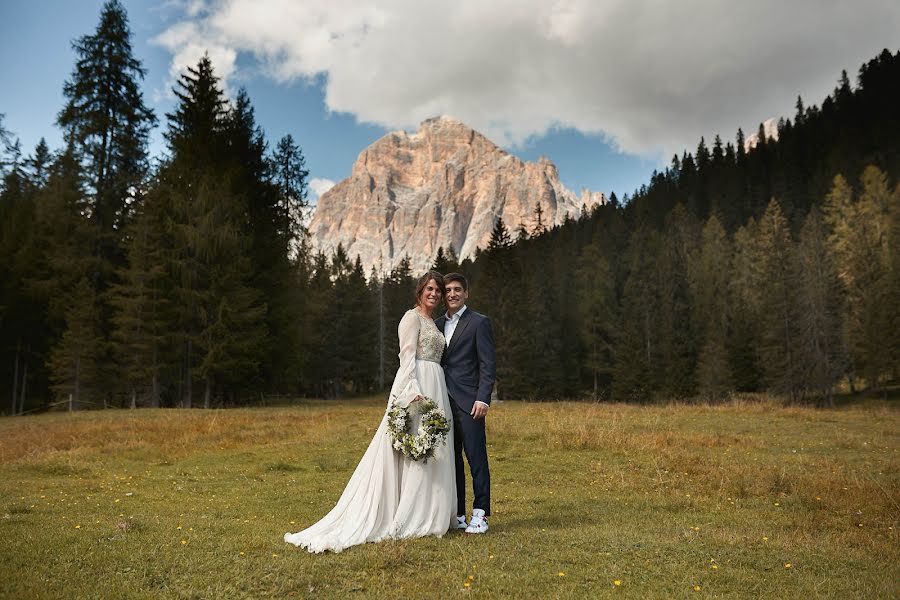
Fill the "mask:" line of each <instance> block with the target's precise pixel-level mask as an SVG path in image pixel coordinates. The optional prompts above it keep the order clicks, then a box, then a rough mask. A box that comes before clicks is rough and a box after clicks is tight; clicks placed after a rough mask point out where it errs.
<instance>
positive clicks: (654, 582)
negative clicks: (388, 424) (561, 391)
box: [0, 400, 900, 598]
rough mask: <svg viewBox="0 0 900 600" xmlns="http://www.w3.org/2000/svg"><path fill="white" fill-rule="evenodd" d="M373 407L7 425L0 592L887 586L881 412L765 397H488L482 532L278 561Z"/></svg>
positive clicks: (403, 594) (889, 446)
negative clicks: (533, 400)
mask: <svg viewBox="0 0 900 600" xmlns="http://www.w3.org/2000/svg"><path fill="white" fill-rule="evenodd" d="M382 411H383V404H382V401H381V400H368V401H346V402H330V403H326V402H308V403H303V404H300V405H297V406H295V407H279V408H261V409H240V410H237V409H235V410H228V411H202V410H138V411H104V412H85V413H78V414H48V415H40V416H31V417H17V418H8V419H4V420H2V421H0V515H2V518H0V541H2V543H0V565H2V573H3V576H2V578H0V595H2V596H3V597H8V598H68V597H103V598H145V597H146V598H262V597H273V598H285V597H300V598H302V597H316V598H355V597H359V598H364V597H379V598H380V597H397V598H438V597H440V598H454V597H472V598H476V597H477V598H532V597H534V598H593V597H619V596H621V597H630V598H648V597H650V598H703V597H724V596H729V597H752V598H758V597H764V598H806V597H809V598H814V597H833V598H846V597H850V598H890V597H896V596H897V594H898V591H900V590H898V582H900V551H898V549H900V544H898V539H897V531H896V530H897V526H898V524H897V518H898V514H900V507H898V502H900V469H898V467H900V411H898V410H897V409H896V408H894V407H893V405H892V404H889V403H885V402H880V403H878V402H867V403H862V404H856V405H854V406H849V407H843V408H840V409H835V410H827V411H826V410H814V409H803V408H782V407H780V406H779V405H777V404H776V403H774V402H772V401H763V402H759V403H749V402H744V403H737V404H731V405H727V406H718V407H709V406H675V405H673V406H654V407H640V406H624V405H589V404H575V403H559V404H555V403H554V404H519V403H511V402H508V403H503V404H500V405H497V406H495V407H494V408H493V409H492V410H491V415H490V417H489V422H488V436H489V437H488V441H489V446H490V448H489V451H490V456H491V471H492V477H493V487H492V493H493V500H494V507H493V508H494V516H493V518H492V519H491V531H490V533H489V534H488V535H486V536H466V535H464V534H459V533H451V534H448V535H447V536H445V537H444V538H443V539H437V538H427V539H418V540H406V541H401V542H388V543H382V544H377V545H376V544H367V545H365V546H359V547H354V548H351V549H349V550H346V551H345V552H343V553H341V554H337V555H335V554H325V555H310V554H308V553H306V552H305V551H303V550H300V549H298V548H295V547H293V546H290V545H287V544H285V543H284V542H283V540H282V536H283V534H284V532H286V531H296V530H299V529H302V528H304V527H306V526H307V525H309V524H311V523H313V522H315V521H316V520H318V519H319V518H320V517H321V516H323V515H324V514H325V513H326V512H327V511H328V510H329V509H330V508H331V507H332V505H333V504H334V502H335V500H336V499H337V497H338V496H339V495H340V492H341V490H342V489H343V487H344V485H345V484H346V482H347V480H348V478H349V476H350V474H351V473H352V470H353V468H354V467H355V466H356V464H357V461H358V460H359V458H360V457H361V455H362V453H363V451H364V450H365V448H366V446H367V445H368V443H369V441H370V439H371V435H372V433H373V431H374V429H375V427H376V426H377V423H378V420H379V418H380V416H381V414H382ZM787 565H790V566H787ZM614 581H619V582H620V585H618V586H616V585H614V583H613V582H614ZM467 582H468V584H469V585H468V587H467V586H466V583H467ZM695 586H699V591H697V590H696V589H695Z"/></svg>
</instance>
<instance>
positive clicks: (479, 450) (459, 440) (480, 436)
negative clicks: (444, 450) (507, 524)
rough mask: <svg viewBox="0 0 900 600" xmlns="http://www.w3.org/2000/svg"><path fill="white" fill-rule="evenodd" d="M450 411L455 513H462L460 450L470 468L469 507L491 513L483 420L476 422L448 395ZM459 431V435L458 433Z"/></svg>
mask: <svg viewBox="0 0 900 600" xmlns="http://www.w3.org/2000/svg"><path fill="white" fill-rule="evenodd" d="M450 406H451V408H452V410H453V425H454V431H455V435H454V436H453V445H454V448H453V453H454V455H455V457H456V501H457V513H456V514H458V515H464V514H466V472H465V469H464V466H463V457H462V455H463V450H465V453H466V459H467V460H468V462H469V469H470V470H471V471H472V489H473V491H474V493H475V500H474V502H473V503H472V508H480V509H482V510H483V511H484V514H485V516H490V514H491V471H490V469H489V468H488V456H487V438H486V436H485V426H484V421H485V420H484V419H481V420H480V421H476V420H475V419H473V418H472V415H471V414H469V413H468V412H466V411H465V410H463V409H461V408H460V407H459V405H458V404H457V403H456V402H455V401H454V400H453V398H450ZM460 434H461V435H460Z"/></svg>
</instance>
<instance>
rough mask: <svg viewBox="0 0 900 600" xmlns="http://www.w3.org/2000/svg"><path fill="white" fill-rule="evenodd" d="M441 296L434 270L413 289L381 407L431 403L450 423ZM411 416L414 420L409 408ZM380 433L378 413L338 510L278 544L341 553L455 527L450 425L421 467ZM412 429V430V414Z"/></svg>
mask: <svg viewBox="0 0 900 600" xmlns="http://www.w3.org/2000/svg"><path fill="white" fill-rule="evenodd" d="M443 291H444V283H443V277H442V276H441V274H440V273H438V272H437V271H429V272H428V273H426V274H425V275H423V276H422V277H421V278H420V279H419V281H418V284H417V285H416V306H415V308H412V309H410V310H408V311H406V314H404V315H403V319H401V321H400V326H399V330H398V332H399V338H400V369H399V370H398V371H397V376H396V378H395V379H394V385H393V386H392V387H391V395H390V400H389V401H388V408H390V406H391V404H392V403H394V404H397V405H399V406H401V407H404V408H407V407H410V405H411V404H412V403H414V402H419V401H422V400H424V399H425V398H430V399H432V400H434V402H435V403H436V404H437V406H438V407H439V408H440V409H441V410H442V411H443V412H444V415H445V416H446V417H447V418H448V419H450V418H452V416H451V415H452V414H453V413H452V412H451V411H450V401H449V398H448V396H447V385H446V383H445V381H444V371H443V369H442V368H441V364H440V363H441V355H442V354H443V352H444V336H443V334H442V333H441V332H440V331H438V329H437V327H436V326H435V324H434V321H433V320H432V312H433V311H434V310H435V308H436V307H437V306H438V305H439V304H440V303H441V299H442V297H443ZM410 412H411V413H412V414H413V415H415V414H416V411H415V410H410ZM387 428H388V422H387V412H385V415H384V417H382V419H381V424H380V425H379V426H378V430H377V431H376V432H375V437H374V438H373V439H372V442H371V443H370V444H369V448H368V449H367V450H366V453H365V454H364V455H363V457H362V460H360V461H359V465H358V466H357V467H356V471H354V472H353V476H352V477H350V482H349V483H348V484H347V487H346V488H345V489H344V493H343V494H341V497H340V499H339V500H338V502H337V505H336V506H335V507H334V508H333V509H332V510H331V512H329V513H328V514H327V515H325V516H324V517H323V518H322V520H321V521H319V522H318V523H316V524H315V525H312V526H311V527H309V528H307V529H304V530H303V531H300V532H298V533H286V534H284V541H286V542H289V543H291V544H294V545H295V546H299V547H303V548H306V549H307V550H309V551H310V552H324V551H326V550H331V551H332V552H340V551H341V550H343V549H344V548H347V547H349V546H354V545H356V544H363V543H365V542H378V541H381V540H384V539H402V538H412V537H422V536H427V535H435V536H438V537H440V536H442V535H444V534H445V533H446V532H447V530H448V529H449V528H450V526H451V524H455V522H456V476H455V463H454V459H453V430H452V427H451V430H450V432H449V433H448V434H447V439H446V441H445V444H443V445H440V446H438V447H437V448H436V450H435V454H434V457H433V458H431V459H429V460H428V462H418V461H414V460H412V459H411V458H407V457H406V456H405V455H403V454H401V453H400V452H398V451H396V450H394V449H393V447H392V441H391V437H390V436H389V435H388V433H387ZM412 428H413V431H416V429H417V428H418V421H417V420H416V418H415V416H414V417H413V419H412Z"/></svg>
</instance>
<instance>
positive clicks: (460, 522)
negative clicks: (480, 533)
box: [453, 515, 469, 529]
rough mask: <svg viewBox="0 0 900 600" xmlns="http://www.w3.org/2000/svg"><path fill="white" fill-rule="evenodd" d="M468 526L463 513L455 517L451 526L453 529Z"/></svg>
mask: <svg viewBox="0 0 900 600" xmlns="http://www.w3.org/2000/svg"><path fill="white" fill-rule="evenodd" d="M468 527H469V524H468V523H466V516H465V515H463V516H461V517H456V519H455V520H454V521H453V528H454V529H466V528H468Z"/></svg>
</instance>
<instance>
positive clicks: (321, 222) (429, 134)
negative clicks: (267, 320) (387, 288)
mask: <svg viewBox="0 0 900 600" xmlns="http://www.w3.org/2000/svg"><path fill="white" fill-rule="evenodd" d="M605 202H606V198H605V196H604V195H603V194H602V193H600V192H589V191H588V190H582V194H581V197H580V198H579V197H577V196H576V195H575V194H573V193H572V192H570V191H569V190H568V189H566V188H565V186H563V184H562V183H561V182H560V181H559V176H558V172H557V168H556V165H554V164H553V163H552V162H551V161H550V160H549V159H547V158H545V157H541V159H540V160H539V161H538V162H536V163H529V162H523V161H522V160H520V159H519V158H517V157H515V156H513V155H511V154H509V153H508V152H506V151H504V150H503V149H501V148H499V147H498V146H497V145H496V144H494V143H493V142H491V141H490V140H489V139H487V138H486V137H485V136H483V135H482V134H480V133H478V132H477V131H475V130H474V129H472V128H471V127H469V126H468V125H466V124H464V123H462V122H460V121H457V120H456V119H453V118H451V117H447V116H440V117H434V118H431V119H427V120H425V121H423V122H422V124H421V125H420V126H419V129H418V131H416V132H415V133H412V134H410V133H406V132H404V131H395V132H391V133H388V134H386V135H385V136H383V137H382V138H380V139H379V140H377V141H375V142H374V143H373V144H372V145H370V146H369V147H368V148H366V149H365V150H363V151H362V152H361V153H360V155H359V157H358V158H357V160H356V162H355V163H354V165H353V169H352V172H351V175H350V177H348V178H347V179H345V180H343V181H341V182H340V183H338V184H337V185H335V186H334V187H333V188H331V189H330V190H329V191H328V192H326V193H325V194H323V195H322V197H321V198H319V202H318V204H317V207H316V210H315V213H314V214H313V217H312V220H311V222H310V233H311V236H312V242H313V245H314V247H316V248H317V249H320V250H323V251H325V252H330V251H332V250H333V249H334V248H336V247H337V245H338V244H343V246H344V248H345V249H346V250H347V252H348V254H349V255H350V256H351V257H355V256H356V255H357V254H358V255H359V256H360V258H361V260H362V262H363V265H364V266H365V268H366V269H367V270H368V269H370V268H371V267H373V266H374V267H375V268H376V269H377V270H379V271H384V272H387V271H389V270H390V269H392V268H393V267H394V266H396V265H397V264H398V263H399V262H400V260H401V259H402V258H403V257H404V256H407V255H408V256H409V257H410V260H411V265H412V267H413V269H414V271H416V272H419V271H423V270H425V269H427V268H428V267H429V266H430V265H431V263H432V261H433V260H434V256H435V255H436V254H437V250H438V248H439V247H441V246H443V247H444V248H445V249H448V248H452V249H453V250H454V252H456V254H457V255H458V256H459V257H460V258H461V259H462V258H466V257H470V256H472V255H474V253H475V249H476V248H477V247H482V248H484V247H486V246H487V243H488V240H489V239H490V233H491V230H492V229H493V227H494V224H495V223H496V221H497V219H498V218H503V220H504V222H506V223H507V224H508V225H509V227H510V229H515V228H517V227H518V226H519V225H520V224H524V225H525V227H526V228H530V227H531V225H532V222H533V214H534V209H535V207H536V206H537V205H538V204H540V206H541V208H542V210H543V218H544V220H545V224H546V225H548V226H552V225H557V224H560V223H562V222H563V221H564V220H565V218H566V216H572V217H576V216H577V215H578V214H580V212H581V210H582V207H586V208H588V209H590V208H591V207H592V206H594V205H596V204H602V203H605Z"/></svg>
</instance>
